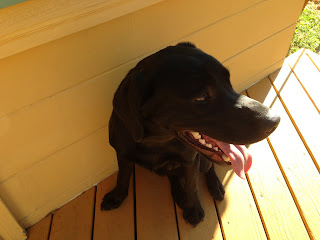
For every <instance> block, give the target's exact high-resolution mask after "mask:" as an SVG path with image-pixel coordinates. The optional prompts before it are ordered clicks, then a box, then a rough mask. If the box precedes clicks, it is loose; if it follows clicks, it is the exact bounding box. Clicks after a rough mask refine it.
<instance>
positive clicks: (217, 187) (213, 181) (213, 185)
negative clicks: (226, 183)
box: [207, 177, 225, 201]
mask: <svg viewBox="0 0 320 240" xmlns="http://www.w3.org/2000/svg"><path fill="white" fill-rule="evenodd" d="M207 186H208V190H209V193H210V194H211V196H212V197H213V199H214V200H218V201H222V200H223V199H224V193H225V191H224V187H223V185H222V183H221V182H220V180H219V178H218V177H213V178H210V177H207Z"/></svg>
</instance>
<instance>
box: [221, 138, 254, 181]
mask: <svg viewBox="0 0 320 240" xmlns="http://www.w3.org/2000/svg"><path fill="white" fill-rule="evenodd" d="M215 142H216V143H217V145H218V147H219V148H220V149H221V150H222V151H223V152H224V153H225V154H226V155H227V156H228V157H229V158H230V160H231V164H232V167H233V170H234V171H235V173H236V174H237V175H238V176H239V177H240V178H242V179H246V177H245V173H246V172H248V171H249V169H250V167H251V165H252V156H251V154H250V153H249V151H248V149H247V148H246V146H244V145H233V144H229V143H224V142H220V141H217V140H215Z"/></svg>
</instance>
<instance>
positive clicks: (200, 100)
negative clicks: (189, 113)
mask: <svg viewBox="0 0 320 240" xmlns="http://www.w3.org/2000/svg"><path fill="white" fill-rule="evenodd" d="M209 98H210V96H209V94H208V93H207V92H206V93H204V94H202V95H201V96H200V97H197V98H195V99H194V100H195V101H196V102H206V101H207V100H208V99H209Z"/></svg>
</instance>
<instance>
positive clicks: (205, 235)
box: [176, 175, 223, 240]
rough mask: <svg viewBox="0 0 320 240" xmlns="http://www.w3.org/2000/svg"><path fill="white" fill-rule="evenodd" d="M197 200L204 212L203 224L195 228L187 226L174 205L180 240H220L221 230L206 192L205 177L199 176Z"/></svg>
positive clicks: (212, 203) (180, 211) (178, 209)
mask: <svg viewBox="0 0 320 240" xmlns="http://www.w3.org/2000/svg"><path fill="white" fill-rule="evenodd" d="M199 198H200V202H201V205H202V208H203V210H204V212H205V217H204V220H203V222H201V223H199V224H198V225H197V227H195V228H194V227H192V226H191V224H188V223H187V222H186V221H185V220H184V218H183V216H182V213H183V211H182V209H180V208H179V207H178V206H177V205H176V209H177V220H178V226H179V234H180V239H181V240H198V239H204V240H205V239H212V240H222V239H223V238H222V233H221V228H220V224H219V220H218V216H217V212H216V208H215V205H214V201H213V199H212V197H211V195H210V194H209V192H208V189H207V184H206V181H205V177H204V176H203V175H201V177H200V183H199Z"/></svg>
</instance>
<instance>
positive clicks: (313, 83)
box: [287, 50, 320, 113]
mask: <svg viewBox="0 0 320 240" xmlns="http://www.w3.org/2000/svg"><path fill="white" fill-rule="evenodd" d="M302 53H303V54H302V56H301V58H300V60H299V62H298V64H296V66H295V67H294V63H295V62H296V61H295V58H293V59H292V58H288V60H287V61H288V64H289V66H290V67H291V69H293V72H294V74H295V75H296V77H297V79H298V80H299V82H300V83H301V84H302V86H303V87H304V88H305V91H306V92H307V93H308V95H309V96H310V98H311V99H312V101H313V102H314V105H315V106H316V107H317V109H318V112H319V113H320V94H319V89H320V71H319V70H318V69H317V68H316V66H315V65H314V64H313V62H312V61H311V59H310V58H309V57H308V55H307V54H309V55H310V54H311V53H312V52H311V51H310V50H304V51H303V52H302ZM290 60H291V61H290ZM292 60H293V61H292ZM313 61H320V56H318V55H313Z"/></svg>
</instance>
